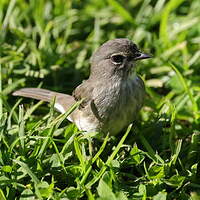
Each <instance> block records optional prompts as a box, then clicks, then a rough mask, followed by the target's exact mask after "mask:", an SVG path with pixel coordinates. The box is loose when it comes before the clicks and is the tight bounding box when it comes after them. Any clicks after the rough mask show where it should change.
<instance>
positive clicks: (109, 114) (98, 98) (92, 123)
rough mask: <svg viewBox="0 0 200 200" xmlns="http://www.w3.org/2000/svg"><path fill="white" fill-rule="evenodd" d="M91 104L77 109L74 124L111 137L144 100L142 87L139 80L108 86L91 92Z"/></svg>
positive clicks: (126, 122) (125, 124)
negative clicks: (92, 97) (108, 133)
mask: <svg viewBox="0 0 200 200" xmlns="http://www.w3.org/2000/svg"><path fill="white" fill-rule="evenodd" d="M93 92H94V94H93V96H94V97H95V98H94V101H92V102H90V104H88V106H87V107H86V108H85V109H82V110H79V111H78V113H79V114H78V113H77V115H78V116H79V117H78V118H76V121H75V123H76V125H77V126H78V128H79V129H80V130H83V131H87V132H91V131H101V132H104V133H107V132H110V134H112V135H115V134H117V133H118V132H120V131H121V130H122V129H123V128H124V127H126V126H128V125H129V124H130V123H131V122H132V121H133V120H134V119H135V117H136V115H137V113H138V111H139V110H140V108H141V106H142V104H143V100H144V95H145V92H144V84H143V82H142V80H141V79H140V78H139V77H135V78H134V80H127V81H126V82H124V83H123V84H121V83H120V82H117V83H111V84H108V85H107V87H106V88H104V89H101V88H98V89H97V90H94V91H93Z"/></svg>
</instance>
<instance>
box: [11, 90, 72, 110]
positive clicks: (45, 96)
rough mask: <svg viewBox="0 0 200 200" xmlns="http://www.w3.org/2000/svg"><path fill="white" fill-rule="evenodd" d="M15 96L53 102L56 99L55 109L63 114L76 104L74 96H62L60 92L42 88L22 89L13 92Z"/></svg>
mask: <svg viewBox="0 0 200 200" xmlns="http://www.w3.org/2000/svg"><path fill="white" fill-rule="evenodd" d="M12 95H14V96H22V97H29V98H32V99H37V100H42V101H47V102H51V101H52V100H53V99H54V98H55V105H54V107H55V108H56V109H57V110H58V111H59V112H61V113H64V112H65V111H66V110H68V109H69V108H70V107H71V106H72V105H73V104H75V103H76V101H75V99H74V97H73V96H71V95H68V94H62V93H58V92H52V91H50V90H46V89H41V88H22V89H20V90H17V91H15V92H13V94H12Z"/></svg>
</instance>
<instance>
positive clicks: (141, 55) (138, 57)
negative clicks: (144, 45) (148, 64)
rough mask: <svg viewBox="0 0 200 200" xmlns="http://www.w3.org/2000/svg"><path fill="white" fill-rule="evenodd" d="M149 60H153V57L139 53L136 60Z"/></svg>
mask: <svg viewBox="0 0 200 200" xmlns="http://www.w3.org/2000/svg"><path fill="white" fill-rule="evenodd" d="M147 58H152V56H150V55H148V54H146V53H138V56H137V57H135V58H134V60H142V59H147Z"/></svg>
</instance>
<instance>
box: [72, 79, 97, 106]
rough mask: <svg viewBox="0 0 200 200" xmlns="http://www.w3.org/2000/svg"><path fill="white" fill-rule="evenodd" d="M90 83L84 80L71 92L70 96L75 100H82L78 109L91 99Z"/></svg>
mask: <svg viewBox="0 0 200 200" xmlns="http://www.w3.org/2000/svg"><path fill="white" fill-rule="evenodd" d="M93 89H94V88H93V87H92V85H91V84H90V83H89V82H88V81H84V82H83V83H82V84H81V85H79V86H78V87H77V88H76V89H75V90H74V92H73V94H72V96H73V97H74V99H75V100H76V101H80V100H83V101H82V103H81V105H80V109H81V108H84V107H85V106H86V105H88V103H90V102H91V101H92V100H93V99H92V91H93Z"/></svg>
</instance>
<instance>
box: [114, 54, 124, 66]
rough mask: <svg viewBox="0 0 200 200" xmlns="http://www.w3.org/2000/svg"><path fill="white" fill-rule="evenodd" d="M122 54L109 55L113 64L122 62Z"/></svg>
mask: <svg viewBox="0 0 200 200" xmlns="http://www.w3.org/2000/svg"><path fill="white" fill-rule="evenodd" d="M124 58H125V57H124V56H122V55H113V56H112V57H111V60H112V62H113V63H114V64H122V63H123V60H124Z"/></svg>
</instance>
